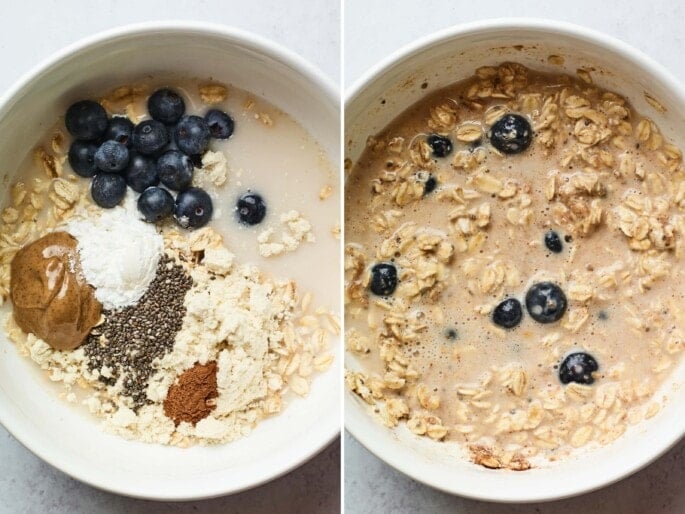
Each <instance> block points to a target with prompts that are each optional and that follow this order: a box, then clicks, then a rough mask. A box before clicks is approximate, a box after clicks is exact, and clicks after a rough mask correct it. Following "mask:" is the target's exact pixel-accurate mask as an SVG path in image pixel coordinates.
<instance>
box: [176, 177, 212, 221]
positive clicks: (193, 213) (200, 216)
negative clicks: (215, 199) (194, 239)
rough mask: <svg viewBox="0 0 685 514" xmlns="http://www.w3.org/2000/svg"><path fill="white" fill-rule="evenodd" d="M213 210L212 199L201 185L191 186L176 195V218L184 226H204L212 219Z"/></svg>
mask: <svg viewBox="0 0 685 514" xmlns="http://www.w3.org/2000/svg"><path fill="white" fill-rule="evenodd" d="M213 212H214V208H213V206H212V199H211V198H210V197H209V195H208V194H207V192H206V191H205V190H203V189H200V188H199V187H189V188H188V189H186V190H185V191H181V192H180V193H179V194H178V196H177V197H176V207H175V209H174V218H175V219H176V223H178V224H179V225H180V226H181V227H183V228H187V229H195V228H200V227H204V226H205V225H206V224H207V223H209V220H211V219H212V213H213Z"/></svg>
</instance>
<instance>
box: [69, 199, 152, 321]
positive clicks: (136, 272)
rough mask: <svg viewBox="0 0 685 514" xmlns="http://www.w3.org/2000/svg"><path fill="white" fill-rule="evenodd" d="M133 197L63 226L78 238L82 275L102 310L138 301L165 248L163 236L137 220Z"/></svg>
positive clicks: (148, 283) (150, 226)
mask: <svg viewBox="0 0 685 514" xmlns="http://www.w3.org/2000/svg"><path fill="white" fill-rule="evenodd" d="M129 193H130V192H129ZM132 196H133V195H131V194H128V195H127V198H126V200H125V201H124V203H123V205H122V206H118V207H114V208H113V209H102V210H101V211H100V212H99V213H96V214H95V215H93V214H92V213H90V214H84V215H83V216H79V217H78V218H76V219H74V220H72V221H70V222H69V223H68V224H67V226H66V227H65V230H66V231H67V232H69V233H70V234H71V235H72V236H74V237H75V238H76V239H77V240H78V246H77V248H78V253H79V257H80V259H81V267H82V268H83V274H84V275H85V278H86V280H87V281H88V283H89V284H91V285H92V286H93V287H95V297H96V298H97V299H98V300H99V301H100V303H102V305H103V307H104V308H105V309H119V308H121V307H126V306H127V305H133V304H135V303H136V302H137V301H138V300H140V298H141V297H142V296H143V294H145V291H147V288H148V286H149V285H150V282H152V280H153V279H154V278H155V274H156V271H157V264H158V263H159V258H160V257H161V255H162V252H163V251H164V240H163V239H162V236H161V235H160V234H158V233H157V229H156V228H155V226H154V225H153V224H150V223H145V222H144V221H143V220H141V219H140V217H139V214H138V210H137V208H136V202H135V200H134V199H133V198H132Z"/></svg>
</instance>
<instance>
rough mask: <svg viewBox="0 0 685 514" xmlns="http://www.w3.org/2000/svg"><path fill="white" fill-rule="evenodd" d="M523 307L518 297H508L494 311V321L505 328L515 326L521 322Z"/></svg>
mask: <svg viewBox="0 0 685 514" xmlns="http://www.w3.org/2000/svg"><path fill="white" fill-rule="evenodd" d="M521 318H523V309H522V308H521V302H519V301H518V300H517V299H516V298H507V299H506V300H504V301H503V302H501V303H500V304H499V305H498V306H497V307H495V310H494V311H493V312H492V322H493V323H494V324H495V325H499V326H500V327H504V328H514V327H515V326H516V325H518V324H519V323H521Z"/></svg>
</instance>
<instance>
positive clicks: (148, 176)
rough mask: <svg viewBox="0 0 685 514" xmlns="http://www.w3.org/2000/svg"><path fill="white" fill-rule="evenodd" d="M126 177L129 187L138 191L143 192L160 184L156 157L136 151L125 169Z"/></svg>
mask: <svg viewBox="0 0 685 514" xmlns="http://www.w3.org/2000/svg"><path fill="white" fill-rule="evenodd" d="M124 178H125V179H126V184H128V187H130V188H131V189H133V190H134V191H135V192H136V193H142V192H143V191H145V190H146V189H147V188H148V187H150V186H156V185H157V184H159V175H158V173H157V163H156V162H155V158H154V157H150V156H149V155H141V154H138V153H134V154H133V155H132V156H131V158H130V159H129V161H128V166H126V169H125V170H124Z"/></svg>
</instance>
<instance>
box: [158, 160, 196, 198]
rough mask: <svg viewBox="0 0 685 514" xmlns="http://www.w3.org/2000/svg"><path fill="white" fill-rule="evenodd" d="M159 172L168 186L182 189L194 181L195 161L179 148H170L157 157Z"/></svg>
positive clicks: (176, 189) (161, 179) (162, 180)
mask: <svg viewBox="0 0 685 514" xmlns="http://www.w3.org/2000/svg"><path fill="white" fill-rule="evenodd" d="M157 173H159V180H160V181H161V182H162V184H164V185H165V186H166V187H168V188H169V189H173V190H174V191H182V190H184V189H185V188H186V187H188V186H189V185H190V183H191V182H192V181H193V162H192V161H191V160H190V157H188V156H187V155H185V154H183V153H181V152H179V151H178V150H169V151H168V152H164V153H163V154H162V155H160V156H159V158H158V159H157Z"/></svg>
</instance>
